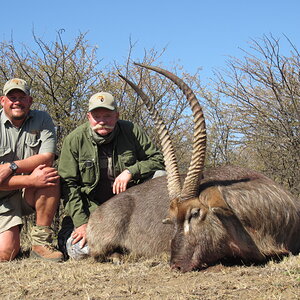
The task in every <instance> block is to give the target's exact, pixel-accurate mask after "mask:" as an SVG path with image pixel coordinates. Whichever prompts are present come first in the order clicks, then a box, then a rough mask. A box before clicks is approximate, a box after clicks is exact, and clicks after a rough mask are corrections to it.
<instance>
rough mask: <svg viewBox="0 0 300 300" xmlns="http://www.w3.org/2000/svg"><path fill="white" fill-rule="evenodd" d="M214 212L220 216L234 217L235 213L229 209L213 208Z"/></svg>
mask: <svg viewBox="0 0 300 300" xmlns="http://www.w3.org/2000/svg"><path fill="white" fill-rule="evenodd" d="M211 210H212V212H213V213H215V214H216V215H219V216H226V217H229V216H232V215H233V211H232V210H231V209H230V208H229V207H212V208H211Z"/></svg>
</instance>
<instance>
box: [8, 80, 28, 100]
mask: <svg viewBox="0 0 300 300" xmlns="http://www.w3.org/2000/svg"><path fill="white" fill-rule="evenodd" d="M14 89H17V90H21V91H23V92H24V93H25V94H26V95H30V88H29V86H28V84H27V82H26V81H25V80H23V79H19V78H13V79H11V80H8V81H7V82H6V83H5V85H4V87H3V94H4V95H5V96H6V95H7V94H8V93H9V92H10V91H11V90H14Z"/></svg>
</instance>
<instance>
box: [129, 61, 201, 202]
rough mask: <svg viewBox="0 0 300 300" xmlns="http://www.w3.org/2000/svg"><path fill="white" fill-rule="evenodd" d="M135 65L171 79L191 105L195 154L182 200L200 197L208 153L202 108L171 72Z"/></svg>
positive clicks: (189, 90)
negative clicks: (199, 192) (201, 180)
mask: <svg viewBox="0 0 300 300" xmlns="http://www.w3.org/2000/svg"><path fill="white" fill-rule="evenodd" d="M134 64H135V65H138V66H140V67H144V68H146V69H149V70H152V71H155V72H157V73H160V74H162V75H164V76H165V77H167V78H169V79H170V80H171V81H173V82H174V83H175V84H176V85H177V86H178V87H179V88H180V89H181V91H182V92H183V94H184V95H185V96H186V99H187V101H188V102H189V104H190V107H191V110H192V113H193V117H194V137H193V153H192V158H191V162H190V166H189V169H188V172H187V176H186V178H185V181H184V184H183V188H182V191H181V200H184V199H187V198H192V197H195V196H197V195H198V187H199V181H200V179H201V176H202V172H203V169H204V161H205V152H206V127H205V119H204V115H203V111H202V107H201V105H200V104H199V102H198V100H197V98H196V96H195V94H194V93H193V91H192V89H191V88H190V87H189V86H188V85H187V84H186V83H185V82H184V81H183V80H182V79H180V78H179V77H177V76H176V75H175V74H172V73H171V72H169V71H167V70H164V69H161V68H159V67H153V66H148V65H143V64H139V63H134Z"/></svg>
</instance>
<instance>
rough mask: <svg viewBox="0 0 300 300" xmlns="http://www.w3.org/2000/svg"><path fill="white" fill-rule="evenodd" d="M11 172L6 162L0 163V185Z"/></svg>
mask: <svg viewBox="0 0 300 300" xmlns="http://www.w3.org/2000/svg"><path fill="white" fill-rule="evenodd" d="M11 174H12V170H11V168H10V167H9V163H8V164H3V165H0V185H1V184H2V183H3V182H4V181H5V179H7V178H8V177H9V176H10V175H11Z"/></svg>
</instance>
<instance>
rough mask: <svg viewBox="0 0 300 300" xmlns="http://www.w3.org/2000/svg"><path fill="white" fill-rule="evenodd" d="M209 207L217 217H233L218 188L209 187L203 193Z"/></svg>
mask: <svg viewBox="0 0 300 300" xmlns="http://www.w3.org/2000/svg"><path fill="white" fill-rule="evenodd" d="M203 197H204V198H205V200H206V203H207V205H208V207H209V208H210V209H211V210H212V212H214V213H215V214H217V215H223V216H231V215H232V214H233V212H232V210H231V209H230V207H229V206H228V205H227V203H226V201H225V200H224V197H223V195H222V193H221V191H220V189H219V188H218V187H209V188H207V189H206V190H205V191H204V192H203Z"/></svg>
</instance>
